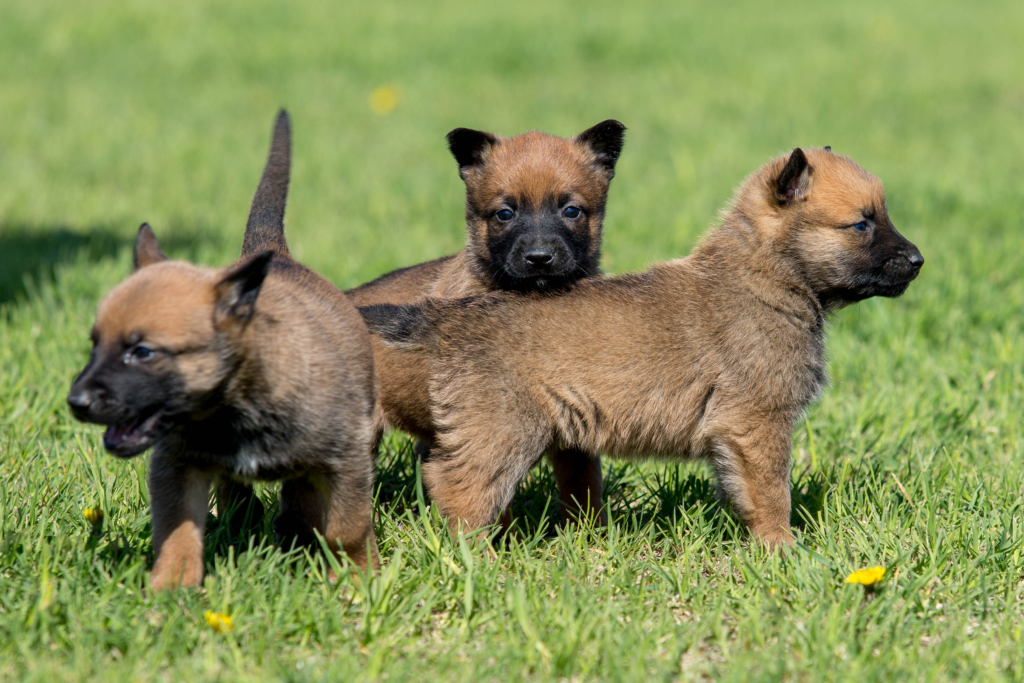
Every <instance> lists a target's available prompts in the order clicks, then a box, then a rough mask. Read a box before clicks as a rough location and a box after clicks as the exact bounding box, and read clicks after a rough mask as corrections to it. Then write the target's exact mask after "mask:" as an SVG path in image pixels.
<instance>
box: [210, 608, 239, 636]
mask: <svg viewBox="0 0 1024 683" xmlns="http://www.w3.org/2000/svg"><path fill="white" fill-rule="evenodd" d="M203 618H204V619H206V623H207V624H209V625H210V628H212V629H213V630H214V631H216V632H217V633H229V632H230V631H233V630H234V628H235V626H234V624H232V623H231V617H229V616H228V615H226V614H222V613H221V612H214V611H213V610H212V609H208V610H206V611H205V612H203Z"/></svg>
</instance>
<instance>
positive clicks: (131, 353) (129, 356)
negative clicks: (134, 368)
mask: <svg viewBox="0 0 1024 683" xmlns="http://www.w3.org/2000/svg"><path fill="white" fill-rule="evenodd" d="M155 355H156V352H155V351H154V350H153V349H151V348H149V347H148V346H143V345H142V344H136V345H135V346H133V347H132V348H130V349H128V352H127V353H126V354H124V362H125V363H130V362H131V361H139V362H142V363H145V362H146V361H147V360H149V359H151V358H152V357H153V356H155Z"/></svg>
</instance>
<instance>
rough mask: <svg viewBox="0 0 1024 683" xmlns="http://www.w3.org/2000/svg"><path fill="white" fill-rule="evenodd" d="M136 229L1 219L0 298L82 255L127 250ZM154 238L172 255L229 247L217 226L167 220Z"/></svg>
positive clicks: (10, 297) (95, 259) (13, 295)
mask: <svg viewBox="0 0 1024 683" xmlns="http://www.w3.org/2000/svg"><path fill="white" fill-rule="evenodd" d="M137 230H138V226H137V225H136V226H113V225H89V226H84V227H71V226H68V225H31V224H27V223H3V224H0V304H4V303H8V302H10V301H14V300H15V299H17V298H19V297H23V296H25V295H26V292H27V291H28V288H27V287H26V283H27V282H30V281H32V280H36V281H47V280H48V281H51V282H52V281H53V278H54V275H53V273H54V271H55V269H56V268H58V267H59V266H62V265H66V264H69V263H76V262H80V261H82V260H84V261H86V262H88V263H99V262H101V261H103V260H106V259H111V258H115V257H117V256H118V255H119V254H120V253H121V251H122V250H131V249H132V248H133V246H134V244H135V235H136V231H137ZM158 238H159V239H160V244H161V246H163V248H164V251H166V252H167V253H168V254H169V255H170V256H171V257H172V258H185V259H189V260H196V258H197V256H199V255H200V254H203V255H207V254H209V253H210V252H211V251H212V252H216V253H219V252H222V251H224V250H225V249H228V248H229V245H228V244H227V240H226V239H225V238H224V236H223V235H222V234H221V232H220V231H219V230H216V229H204V228H203V227H202V226H200V227H186V226H182V225H170V226H167V228H166V229H163V230H158ZM240 239H241V233H239V240H240Z"/></svg>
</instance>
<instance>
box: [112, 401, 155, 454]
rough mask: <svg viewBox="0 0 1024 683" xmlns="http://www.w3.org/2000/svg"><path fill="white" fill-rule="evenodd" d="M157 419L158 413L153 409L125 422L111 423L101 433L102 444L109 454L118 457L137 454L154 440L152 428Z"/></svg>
mask: <svg viewBox="0 0 1024 683" xmlns="http://www.w3.org/2000/svg"><path fill="white" fill-rule="evenodd" d="M159 421H160V413H159V412H157V411H153V412H152V413H149V414H148V415H147V414H143V415H140V416H139V417H136V418H133V419H131V420H128V421H127V422H122V423H120V424H112V425H110V426H108V427H107V431H106V432H105V433H104V434H103V445H104V446H105V447H106V449H107V450H108V451H110V453H111V454H113V455H116V456H117V457H119V458H130V457H132V456H133V455H138V454H139V453H141V452H143V451H144V450H146V449H147V448H149V447H150V446H152V445H153V443H154V442H155V441H156V439H157V434H156V433H155V429H154V428H155V427H156V426H157V424H158V423H159Z"/></svg>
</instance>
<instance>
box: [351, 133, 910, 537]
mask: <svg viewBox="0 0 1024 683" xmlns="http://www.w3.org/2000/svg"><path fill="white" fill-rule="evenodd" d="M923 262H924V259H923V258H922V257H921V253H920V252H919V251H918V249H917V248H916V247H915V246H914V245H913V244H911V243H910V242H909V241H907V240H906V239H905V238H903V237H902V236H901V235H900V234H899V233H898V232H897V231H896V228H895V227H894V226H893V224H892V222H891V221H890V220H889V215H888V213H887V211H886V204H885V193H884V192H883V190H882V184H881V182H880V181H879V180H878V179H877V178H876V177H875V176H873V175H871V174H870V173H868V172H866V171H864V170H863V169H862V168H860V167H859V166H858V165H857V164H855V163H854V162H853V161H851V160H850V159H848V158H846V157H843V156H839V155H837V154H833V153H832V152H831V151H830V149H829V148H825V149H813V150H810V151H808V152H807V153H806V154H805V153H804V152H803V151H801V150H800V149H796V150H794V151H793V152H792V154H790V155H789V156H788V157H780V158H778V159H775V160H773V161H771V162H770V163H768V164H767V165H766V166H764V167H763V168H761V169H760V170H758V171H757V172H756V173H754V175H753V176H751V177H750V178H748V179H747V180H746V181H745V182H744V183H743V184H742V186H741V187H740V188H739V190H738V192H737V193H736V195H735V198H734V200H733V203H732V207H731V209H730V210H729V211H728V213H727V214H725V215H724V217H723V220H722V225H721V226H720V227H719V228H718V229H716V230H714V231H713V232H711V233H710V234H709V235H708V236H707V237H706V238H705V240H704V241H703V243H702V244H701V245H700V246H699V247H697V249H696V250H695V251H694V252H693V253H692V254H691V255H690V256H689V257H687V258H685V259H681V260H676V261H671V262H668V263H664V264H661V265H657V266H655V267H653V268H651V269H650V270H648V271H646V272H643V273H640V274H636V275H627V276H624V277H618V278H613V279H606V280H604V279H592V280H588V281H586V282H581V283H579V284H578V285H577V286H576V287H575V288H573V289H572V290H571V291H569V292H567V293H565V294H563V295H562V296H559V297H542V296H528V297H509V296H500V295H493V294H492V295H490V296H487V297H483V298H477V299H463V300H460V301H454V302H451V301H449V302H443V301H429V302H426V303H425V304H423V305H422V306H420V307H415V306H387V305H382V306H376V307H373V308H372V309H370V310H367V311H363V316H364V319H366V320H367V321H368V322H369V324H370V328H371V330H372V331H375V332H377V333H378V334H380V335H381V336H382V338H383V339H384V340H385V341H386V342H388V343H391V344H395V345H397V346H400V347H405V348H406V349H410V350H413V351H416V352H418V353H420V354H423V355H424V357H425V358H427V359H428V367H429V382H428V384H429V390H430V397H431V400H432V403H433V406H434V420H435V422H436V424H437V433H438V447H437V453H436V454H432V457H431V459H430V460H429V461H428V462H427V463H425V464H424V466H423V477H424V482H425V483H426V485H427V487H428V489H429V491H430V495H431V497H432V498H433V500H434V502H435V503H437V505H438V506H439V508H440V510H441V511H442V512H443V513H444V514H446V515H448V516H449V518H450V519H452V520H453V521H454V520H461V521H463V522H465V523H467V524H468V526H469V527H478V526H481V525H486V524H489V523H492V522H494V520H495V518H496V516H497V515H498V513H499V512H500V511H501V510H502V509H503V507H504V506H505V505H507V504H508V501H509V499H510V497H511V496H512V492H513V490H514V489H515V486H516V484H517V483H518V482H519V480H520V479H522V477H523V476H524V475H525V474H526V472H527V470H528V469H529V467H530V466H531V465H532V464H533V462H534V461H535V460H537V458H538V457H540V455H541V454H542V453H543V452H544V451H545V449H547V448H549V447H550V446H552V445H554V446H557V447H560V448H578V449H581V450H583V451H586V452H589V453H599V452H603V453H607V454H609V455H614V456H618V457H623V458H641V457H647V456H651V455H655V456H662V457H666V458H673V459H688V458H702V459H705V460H707V461H710V463H711V464H712V466H713V467H714V469H715V471H716V473H717V477H718V483H719V488H720V492H721V493H722V494H724V497H725V498H726V499H728V500H729V501H730V502H731V503H732V506H733V508H734V509H735V510H736V511H737V512H738V514H739V515H740V516H741V517H742V518H743V519H744V520H745V521H746V523H747V524H748V525H749V526H750V528H751V530H752V531H753V533H754V535H755V537H757V538H758V539H760V540H761V541H763V542H765V543H766V544H768V545H770V546H779V545H784V544H788V543H791V542H792V536H791V534H790V526H789V518H790V491H789V470H790V460H789V457H790V448H791V436H792V432H793V429H794V424H795V422H796V420H797V419H798V418H799V417H800V415H801V414H802V413H803V411H804V410H805V409H806V407H807V405H808V404H809V403H810V402H811V401H813V400H814V399H815V397H816V396H817V395H818V392H819V390H820V389H821V387H822V385H823V384H824V383H825V381H826V368H825V349H824V326H825V320H826V318H827V316H828V314H829V313H831V312H833V311H836V310H838V309H839V308H842V307H843V306H846V305H848V304H851V303H853V302H856V301H860V300H862V299H867V298H869V297H872V296H889V297H895V296H899V295H900V294H902V293H903V292H904V291H905V290H906V289H907V286H908V285H909V284H910V282H911V281H912V280H913V279H914V278H915V277H916V276H917V274H918V272H919V270H920V268H921V265H922V264H923Z"/></svg>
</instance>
